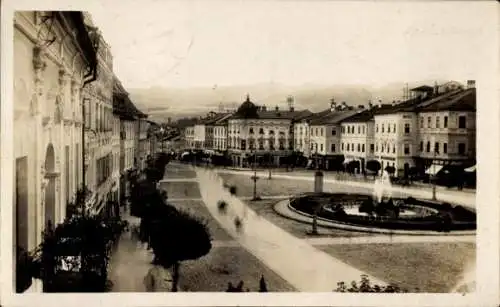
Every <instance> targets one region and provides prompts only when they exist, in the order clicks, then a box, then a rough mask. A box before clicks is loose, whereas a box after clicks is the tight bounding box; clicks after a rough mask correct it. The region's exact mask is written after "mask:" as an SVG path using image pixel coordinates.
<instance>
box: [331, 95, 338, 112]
mask: <svg viewBox="0 0 500 307" xmlns="http://www.w3.org/2000/svg"><path fill="white" fill-rule="evenodd" d="M336 109H337V103H336V102H335V98H332V99H330V111H331V112H333V111H335V110H336Z"/></svg>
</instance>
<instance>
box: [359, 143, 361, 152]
mask: <svg viewBox="0 0 500 307" xmlns="http://www.w3.org/2000/svg"><path fill="white" fill-rule="evenodd" d="M358 152H361V144H359V143H358Z"/></svg>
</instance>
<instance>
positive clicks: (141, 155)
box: [136, 111, 150, 171]
mask: <svg viewBox="0 0 500 307" xmlns="http://www.w3.org/2000/svg"><path fill="white" fill-rule="evenodd" d="M138 117H139V118H138V121H137V125H136V128H137V141H138V143H137V147H136V161H137V163H138V169H139V171H143V170H144V169H145V168H146V160H147V158H148V156H149V154H150V151H149V150H150V145H149V139H148V130H149V122H148V120H147V118H148V116H147V115H146V114H144V113H142V112H141V111H139V113H138Z"/></svg>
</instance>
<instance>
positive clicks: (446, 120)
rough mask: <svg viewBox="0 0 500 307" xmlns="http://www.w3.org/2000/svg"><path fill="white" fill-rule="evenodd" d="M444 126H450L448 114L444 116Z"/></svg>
mask: <svg viewBox="0 0 500 307" xmlns="http://www.w3.org/2000/svg"><path fill="white" fill-rule="evenodd" d="M443 128H448V116H445V117H444V122H443Z"/></svg>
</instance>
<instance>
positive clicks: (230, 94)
mask: <svg viewBox="0 0 500 307" xmlns="http://www.w3.org/2000/svg"><path fill="white" fill-rule="evenodd" d="M435 82H436V81H435V80H432V81H423V82H411V83H408V87H409V88H410V89H411V88H413V87H416V86H419V85H423V84H426V85H431V86H432V85H434V83H435ZM443 82H446V81H438V83H443ZM405 86H406V84H405V83H392V84H388V85H386V86H383V87H371V86H368V85H331V86H328V85H314V84H306V85H302V86H287V85H283V84H277V83H262V84H252V85H246V86H221V87H218V86H214V87H195V88H186V89H181V88H168V87H151V88H132V89H127V90H128V91H129V93H130V97H131V100H132V102H134V104H135V105H136V106H137V107H138V108H139V109H141V110H142V111H143V112H145V113H146V114H149V115H150V116H149V117H150V119H152V120H156V121H160V122H163V121H166V120H167V118H168V117H171V118H172V119H173V120H175V119H177V118H181V117H191V116H202V115H205V114H206V113H207V112H209V111H218V110H219V109H221V108H223V109H236V108H237V107H238V106H239V105H240V104H241V103H242V102H243V101H244V100H245V98H246V95H247V94H249V95H250V100H251V101H252V102H254V103H256V104H258V105H266V106H267V107H268V109H269V108H274V107H276V106H279V108H288V106H287V103H286V98H287V96H293V97H294V106H295V109H309V110H311V111H313V112H316V111H320V110H324V109H326V108H328V107H329V105H330V99H331V98H335V101H337V102H339V103H340V102H342V101H345V102H346V103H347V104H348V105H353V106H357V105H367V104H368V101H370V100H372V101H373V102H376V101H378V100H379V99H381V100H382V101H383V102H386V103H389V102H392V100H401V99H402V98H403V95H404V88H405Z"/></svg>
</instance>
